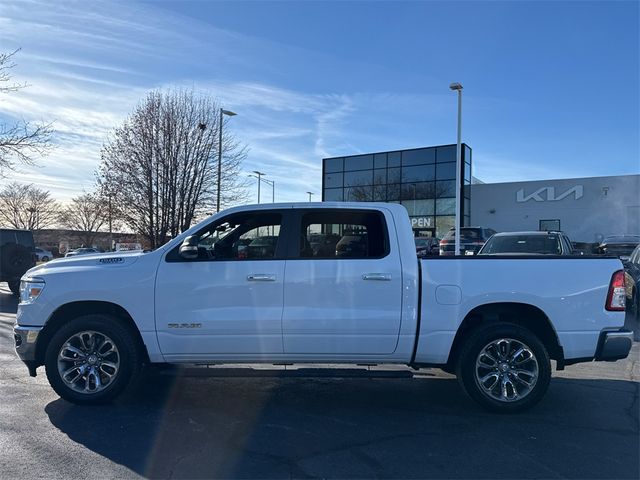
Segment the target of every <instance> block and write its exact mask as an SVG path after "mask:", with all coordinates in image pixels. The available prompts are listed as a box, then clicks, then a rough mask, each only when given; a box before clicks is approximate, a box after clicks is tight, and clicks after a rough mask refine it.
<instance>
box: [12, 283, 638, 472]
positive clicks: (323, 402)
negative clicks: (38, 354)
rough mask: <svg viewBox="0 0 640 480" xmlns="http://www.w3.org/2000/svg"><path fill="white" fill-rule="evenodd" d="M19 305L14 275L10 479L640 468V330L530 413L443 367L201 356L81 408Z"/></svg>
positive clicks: (572, 372)
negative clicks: (26, 332) (33, 355)
mask: <svg viewBox="0 0 640 480" xmlns="http://www.w3.org/2000/svg"><path fill="white" fill-rule="evenodd" d="M15 311H16V300H15V298H13V297H11V296H10V295H9V293H8V290H7V288H6V284H0V476H1V477H2V478H137V477H151V478H209V477H218V478H220V477H221V478H282V477H295V478H307V477H324V478H336V477H340V478H345V477H348V478H353V477H358V478H377V477H384V478H427V477H430V478H434V477H435V478H443V477H448V478H451V477H456V478H634V479H637V478H639V477H640V467H639V465H640V432H639V421H638V412H639V410H640V405H639V403H638V392H639V390H640V383H639V382H640V362H639V361H638V360H639V355H640V345H639V344H638V343H637V342H636V343H635V344H634V348H633V351H632V355H631V356H630V357H629V358H628V359H627V360H624V361H619V362H616V363H598V364H596V363H592V364H586V365H575V366H570V367H568V368H567V370H565V371H564V372H557V373H555V374H554V379H553V380H552V383H551V387H550V389H549V392H548V393H547V396H546V397H545V399H544V400H543V401H542V402H541V403H540V404H539V405H538V406H537V407H535V408H534V409H533V410H531V411H529V412H527V413H525V414H520V415H510V416H505V415H494V414H489V413H487V412H485V411H483V410H481V409H480V408H479V407H478V406H476V404H475V403H473V402H472V401H471V400H469V399H468V398H467V397H466V396H465V395H464V394H463V393H462V391H461V390H460V388H459V387H458V385H457V382H456V381H455V379H453V378H452V377H451V376H450V375H447V374H445V373H443V372H441V371H439V370H435V369H434V370H424V371H421V372H420V373H419V374H418V375H411V374H410V372H409V371H408V370H395V371H390V370H387V369H376V370H374V371H372V372H367V371H366V370H364V369H347V370H343V372H342V373H343V374H344V375H345V377H344V378H335V377H334V376H327V375H326V371H319V370H313V369H310V370H293V371H291V370H287V371H285V370H284V369H283V367H282V368H281V369H279V370H263V369H251V368H233V369H228V368H226V369H220V368H215V369H214V368H195V367H194V368H186V369H177V370H167V371H161V372H148V373H146V374H145V375H144V376H143V378H142V380H141V383H140V385H139V386H138V387H137V388H136V389H134V391H132V392H131V393H129V394H128V395H126V396H125V397H123V398H121V399H120V400H119V401H118V402H117V403H115V404H113V405H109V406H102V407H78V406H74V405H71V404H69V403H67V402H65V401H63V400H60V399H59V398H58V397H57V396H56V395H55V393H53V391H52V390H51V389H50V388H49V385H48V383H47V381H46V377H45V375H44V371H43V369H42V368H40V369H39V371H38V377H37V378H30V377H29V376H28V374H27V370H26V368H25V367H24V366H23V364H22V363H21V362H20V361H19V360H18V359H17V357H16V356H15V353H14V351H13V337H12V331H11V328H12V324H13V322H14V319H15ZM628 323H629V326H630V327H632V328H634V329H636V330H638V328H637V321H636V320H634V319H632V318H628Z"/></svg>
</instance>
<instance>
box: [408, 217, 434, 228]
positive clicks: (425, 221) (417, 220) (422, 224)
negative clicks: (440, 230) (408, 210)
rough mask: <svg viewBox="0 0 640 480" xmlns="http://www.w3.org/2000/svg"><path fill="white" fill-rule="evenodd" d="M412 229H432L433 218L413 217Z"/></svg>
mask: <svg viewBox="0 0 640 480" xmlns="http://www.w3.org/2000/svg"><path fill="white" fill-rule="evenodd" d="M411 227H412V228H432V227H433V217H411Z"/></svg>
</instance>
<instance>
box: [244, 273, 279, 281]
mask: <svg viewBox="0 0 640 480" xmlns="http://www.w3.org/2000/svg"><path fill="white" fill-rule="evenodd" d="M247 281H249V282H275V281H276V276H275V275H271V274H268V273H252V274H250V275H247Z"/></svg>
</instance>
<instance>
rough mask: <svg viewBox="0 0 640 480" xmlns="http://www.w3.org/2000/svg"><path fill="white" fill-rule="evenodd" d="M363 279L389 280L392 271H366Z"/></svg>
mask: <svg viewBox="0 0 640 480" xmlns="http://www.w3.org/2000/svg"><path fill="white" fill-rule="evenodd" d="M362 279H363V280H382V281H384V282H388V281H390V280H391V274H390V273H365V274H364V275H362Z"/></svg>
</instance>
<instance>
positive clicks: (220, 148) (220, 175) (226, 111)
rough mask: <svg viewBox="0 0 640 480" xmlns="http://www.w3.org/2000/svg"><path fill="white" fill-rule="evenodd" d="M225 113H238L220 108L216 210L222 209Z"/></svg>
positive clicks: (231, 115) (229, 114)
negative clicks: (223, 126)
mask: <svg viewBox="0 0 640 480" xmlns="http://www.w3.org/2000/svg"><path fill="white" fill-rule="evenodd" d="M225 115H228V116H229V117H233V116H234V115H237V113H234V112H232V111H230V110H224V109H223V108H220V132H219V133H218V192H217V197H218V198H217V200H216V212H219V211H220V188H221V186H222V122H223V121H224V116H225ZM201 125H204V124H201ZM200 128H202V127H200ZM202 130H204V128H202Z"/></svg>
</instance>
